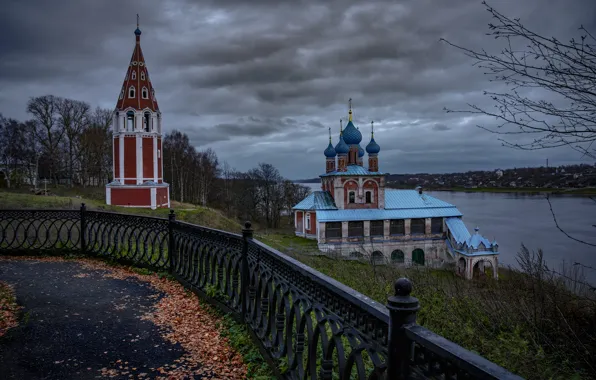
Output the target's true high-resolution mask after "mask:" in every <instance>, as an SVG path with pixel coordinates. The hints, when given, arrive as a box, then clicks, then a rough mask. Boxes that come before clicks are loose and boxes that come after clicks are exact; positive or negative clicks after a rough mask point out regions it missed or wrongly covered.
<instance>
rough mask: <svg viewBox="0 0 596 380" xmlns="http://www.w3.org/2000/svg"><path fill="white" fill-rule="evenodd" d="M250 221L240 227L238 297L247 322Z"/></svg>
mask: <svg viewBox="0 0 596 380" xmlns="http://www.w3.org/2000/svg"><path fill="white" fill-rule="evenodd" d="M250 227H251V224H250V222H246V223H244V228H243V229H242V241H243V244H242V268H241V271H242V282H241V284H240V297H241V299H242V317H243V318H244V322H248V318H247V310H246V308H247V303H248V281H249V279H248V244H249V242H250V241H251V240H252V234H253V230H252V228H250Z"/></svg>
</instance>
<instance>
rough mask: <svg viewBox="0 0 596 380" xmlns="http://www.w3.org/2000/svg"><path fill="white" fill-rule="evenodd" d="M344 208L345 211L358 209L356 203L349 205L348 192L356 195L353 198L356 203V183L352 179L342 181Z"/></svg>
mask: <svg viewBox="0 0 596 380" xmlns="http://www.w3.org/2000/svg"><path fill="white" fill-rule="evenodd" d="M343 188H344V208H345V209H354V208H360V207H358V204H357V203H350V191H354V192H355V193H356V194H355V196H354V198H355V201H356V202H358V182H356V181H355V180H353V179H346V180H344V186H343Z"/></svg>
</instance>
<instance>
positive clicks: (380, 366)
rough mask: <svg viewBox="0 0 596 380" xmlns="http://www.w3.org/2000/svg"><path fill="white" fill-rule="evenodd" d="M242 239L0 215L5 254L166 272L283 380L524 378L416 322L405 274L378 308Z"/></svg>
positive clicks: (140, 222) (40, 215) (186, 227)
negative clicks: (230, 318)
mask: <svg viewBox="0 0 596 380" xmlns="http://www.w3.org/2000/svg"><path fill="white" fill-rule="evenodd" d="M250 227H251V226H250V223H246V225H245V229H243V231H242V234H233V233H229V232H224V231H219V230H214V229H210V228H205V227H201V226H197V225H193V224H189V223H184V222H181V221H177V220H176V218H175V215H174V212H173V211H171V213H170V215H169V218H168V219H163V218H153V217H146V216H136V215H125V214H118V213H110V212H100V211H88V210H86V209H85V206H84V205H82V207H81V209H80V210H78V211H72V210H64V211H57V210H0V253H1V254H4V255H11V254H29V255H40V254H44V253H46V254H61V253H75V254H82V255H87V256H98V257H104V258H108V259H112V260H115V261H118V262H120V263H123V264H132V265H135V266H139V267H147V268H151V269H153V270H158V271H159V270H166V271H169V272H170V273H171V274H172V275H173V276H174V277H175V278H176V279H177V280H178V281H179V282H180V283H182V284H183V285H184V286H186V287H187V288H188V289H190V290H192V291H193V292H195V293H197V294H198V295H199V296H200V297H202V298H203V299H204V300H206V301H208V302H210V303H212V304H215V305H216V306H218V307H219V308H220V309H221V310H223V311H225V312H229V313H232V314H233V315H234V316H235V317H236V318H237V319H238V320H242V321H243V322H244V323H245V324H246V325H247V326H248V328H249V331H251V335H252V336H253V339H254V340H255V341H256V342H257V343H258V344H259V345H260V347H261V351H262V352H263V353H264V354H265V356H266V357H267V359H268V360H269V361H270V364H272V365H274V367H275V368H276V370H277V371H278V375H279V376H280V377H281V378H291V379H305V378H308V379H328V380H331V379H409V378H412V379H418V378H439V379H519V377H518V376H516V375H513V374H511V373H509V372H507V371H506V370H504V369H503V368H501V367H499V366H497V365H496V364H494V363H492V362H490V361H488V360H486V359H484V358H482V357H480V356H478V355H476V354H474V353H472V352H470V351H467V350H465V349H463V348H462V347H460V346H458V345H456V344H455V343H453V342H450V341H448V340H446V339H444V338H443V337H441V336H439V335H437V334H434V333H433V332H431V331H429V330H427V329H425V328H423V327H421V326H419V325H417V324H416V313H417V311H418V309H419V303H418V300H417V299H416V298H414V297H412V296H410V292H411V290H412V285H411V283H410V282H409V280H407V279H405V278H402V279H399V280H397V281H396V283H395V295H393V296H390V297H388V300H387V305H382V304H380V303H378V302H375V301H373V300H371V299H369V298H368V297H366V296H364V295H362V294H360V293H358V292H356V291H355V290H353V289H351V288H348V287H347V286H345V285H343V284H341V283H339V282H337V281H335V280H333V279H332V278H330V277H327V276H325V275H323V274H321V273H320V272H317V271H316V270H314V269H312V268H310V267H309V266H307V265H304V264H302V263H300V262H298V261H296V260H294V259H292V258H290V257H288V256H286V255H284V254H282V253H281V252H279V251H277V250H275V249H273V248H271V247H269V246H267V245H265V244H263V243H261V242H259V241H258V240H255V239H253V231H252V229H251V228H250Z"/></svg>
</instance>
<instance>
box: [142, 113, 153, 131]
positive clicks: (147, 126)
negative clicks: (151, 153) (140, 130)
mask: <svg viewBox="0 0 596 380" xmlns="http://www.w3.org/2000/svg"><path fill="white" fill-rule="evenodd" d="M144 116H145V117H144V118H143V124H145V132H149V131H150V125H151V124H150V123H151V114H150V113H149V112H145V115H144Z"/></svg>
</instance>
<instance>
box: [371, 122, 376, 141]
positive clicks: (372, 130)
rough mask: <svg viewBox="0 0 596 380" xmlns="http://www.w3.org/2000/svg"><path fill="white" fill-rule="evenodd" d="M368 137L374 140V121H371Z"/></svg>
mask: <svg viewBox="0 0 596 380" xmlns="http://www.w3.org/2000/svg"><path fill="white" fill-rule="evenodd" d="M370 137H371V138H374V137H375V121H374V120H371V122H370Z"/></svg>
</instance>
